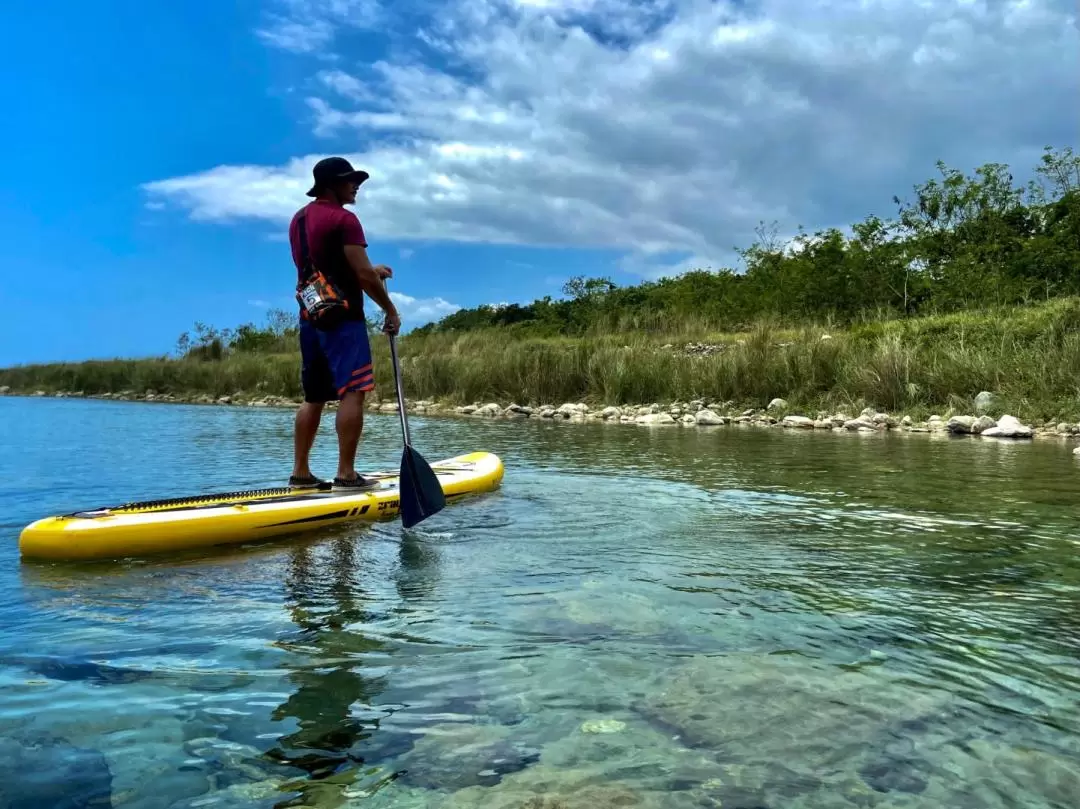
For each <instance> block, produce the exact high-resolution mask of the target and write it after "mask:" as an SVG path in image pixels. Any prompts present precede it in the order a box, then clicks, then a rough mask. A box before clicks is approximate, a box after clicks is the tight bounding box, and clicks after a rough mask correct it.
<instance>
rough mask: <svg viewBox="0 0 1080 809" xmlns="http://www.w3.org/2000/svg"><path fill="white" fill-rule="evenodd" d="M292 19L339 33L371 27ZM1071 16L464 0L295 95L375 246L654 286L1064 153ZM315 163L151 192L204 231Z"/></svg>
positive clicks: (278, 206) (676, 1)
mask: <svg viewBox="0 0 1080 809" xmlns="http://www.w3.org/2000/svg"><path fill="white" fill-rule="evenodd" d="M287 7H288V8H287V13H286V14H285V18H286V19H287V20H289V21H291V22H292V23H295V24H309V23H306V22H304V21H312V20H313V21H316V22H317V21H320V20H321V21H325V22H326V24H327V25H330V26H337V27H338V28H341V27H342V26H355V25H363V24H366V22H367V21H370V20H371V19H372V18H373V17H374V15H375V11H373V10H372V9H375V6H374V5H373V4H371V3H370V2H367V1H366V2H357V1H356V0H318V2H316V0H289V2H288V3H287ZM290 14H291V16H289V15H290ZM1076 14H1077V12H1076V8H1075V5H1074V4H1073V3H1072V2H1071V1H1070V0H937V2H914V3H913V2H910V0H858V1H857V0H833V1H832V2H827V1H826V0H756V2H743V1H742V0H740V1H739V2H735V1H734V0H654V2H650V3H640V2H635V3H631V2H629V0H626V1H625V2H619V1H618V0H461V2H459V3H456V4H455V5H454V6H453V10H451V11H447V10H446V7H444V8H442V9H440V10H439V12H438V14H437V15H436V16H435V17H434V19H432V20H429V21H428V22H427V23H426V24H425V25H423V26H422V27H421V28H420V29H419V34H418V35H417V36H412V34H413V32H414V30H415V29H414V28H413V27H411V26H412V25H413V24H412V23H411V22H410V23H408V25H409V26H410V27H409V29H408V30H405V29H402V30H400V31H397V32H395V34H394V36H395V39H394V41H395V42H397V43H400V42H405V43H406V46H404V47H400V48H395V49H394V50H393V51H392V52H393V53H395V54H412V55H411V56H410V55H397V56H395V57H393V58H392V59H391V58H388V59H386V60H383V61H376V62H374V63H369V64H361V63H360V61H361V60H362V59H363V58H364V56H365V55H364V54H362V53H358V54H350V53H349V52H348V51H347V50H346V51H343V52H342V53H341V54H339V56H340V57H341V59H339V64H342V65H343V66H345V65H348V64H349V63H352V65H353V66H352V67H349V69H348V72H346V71H341V70H338V71H331V72H327V71H322V72H319V71H318V70H317V68H316V66H314V65H313V68H312V72H313V79H312V83H311V84H312V89H311V91H310V92H311V95H310V97H309V98H308V100H307V105H308V110H309V112H310V114H311V115H312V128H313V130H314V131H315V132H317V133H318V135H319V136H321V137H326V138H340V139H341V140H339V141H333V143H335V144H336V145H338V146H340V147H341V151H342V152H344V153H346V155H347V156H349V157H350V159H352V160H354V162H355V163H357V164H359V165H361V166H363V167H364V168H366V169H368V170H369V171H370V172H371V173H372V179H371V180H370V181H369V182H368V183H367V184H366V185H365V186H364V189H363V190H362V192H361V197H360V200H359V202H358V205H357V213H358V214H359V215H360V217H361V219H362V220H363V221H364V224H365V228H366V229H367V230H369V231H370V233H371V235H372V237H373V239H378V238H402V239H418V240H423V239H437V240H458V241H464V242H496V243H512V244H528V245H543V246H557V245H565V246H579V247H601V248H617V249H623V250H626V251H629V252H631V253H632V254H633V256H632V258H631V259H629V262H630V263H629V264H626V265H625V266H626V267H629V268H632V267H639V268H641V272H642V273H643V274H646V275H649V276H651V275H652V274H653V273H654V272H657V271H667V270H665V268H668V269H670V268H679V267H683V266H685V265H686V261H687V260H692V261H694V262H696V263H711V264H712V265H713V266H719V265H721V264H727V265H729V266H730V265H732V264H734V263H735V262H736V259H733V258H732V255H733V254H732V249H733V248H735V247H743V246H747V245H749V244H750V243H751V242H752V241H753V240H754V238H755V236H754V229H755V227H756V226H757V225H758V222H759V221H760V220H765V221H766V222H769V221H772V220H779V221H780V223H781V229H782V231H783V232H785V233H787V234H792V233H793V232H794V230H795V228H796V227H797V226H798V225H803V226H804V227H805V228H807V229H808V230H813V229H816V228H818V227H824V226H831V225H837V226H844V225H847V224H849V223H851V222H853V221H857V220H859V219H861V218H863V217H864V216H865V215H867V214H869V213H871V212H877V213H880V214H886V215H888V214H891V213H892V212H893V211H894V207H893V205H892V203H891V199H892V196H893V195H894V194H897V195H899V196H901V198H904V197H906V196H909V195H910V190H911V186H912V185H913V184H915V183H918V182H922V181H923V180H926V179H929V178H930V177H931V176H933V174H934V172H935V169H934V163H935V161H937V160H938V159H939V158H940V159H943V160H945V161H946V162H947V163H949V164H950V165H954V166H958V167H961V168H965V169H968V170H970V169H971V168H973V167H974V166H976V165H978V164H980V163H982V162H986V161H1001V162H1007V163H1010V164H1011V165H1012V166H1013V168H1014V170H1015V171H1016V172H1023V171H1026V170H1028V169H1030V168H1031V167H1032V166H1033V165H1034V164H1035V163H1036V161H1037V158H1038V154H1039V152H1040V151H1041V149H1042V147H1043V146H1044V145H1046V144H1052V145H1064V144H1066V143H1068V142H1070V141H1071V142H1074V143H1075V141H1076V116H1075V105H1076V99H1077V98H1080V70H1078V69H1077V65H1078V64H1080V36H1078V28H1077V25H1076ZM388 19H389V17H388V16H384V17H383V20H384V22H386V20H388ZM403 25H404V24H403ZM280 30H284V29H280ZM335 30H337V29H335ZM283 36H284V35H283ZM320 36H321V35H320ZM315 39H318V37H317V36H316V37H315ZM297 41H302V38H299V37H298V38H297ZM306 41H307V42H313V41H315V40H312V39H309V40H306ZM324 44H325V43H324ZM422 48H428V49H435V50H436V51H439V52H441V55H442V57H443V60H445V61H447V63H452V64H453V65H454V68H453V70H451V69H449V68H447V69H445V70H444V69H439V68H436V67H433V66H431V65H426V64H424V63H422V62H420V61H418V57H417V56H416V55H415V54H416V53H418V52H420V51H421V50H422ZM295 49H296V48H294V50H295ZM357 142H362V143H365V144H366V146H365V148H364V149H363V150H357V149H356V148H349V146H348V145H349V144H355V143H357ZM327 151H333V150H327ZM322 156H323V153H322V152H320V153H318V154H315V153H313V154H307V155H303V156H299V157H297V158H295V159H293V160H291V161H289V162H287V163H285V164H283V165H271V166H251V165H235V166H217V167H208V169H207V170H206V171H203V172H199V173H196V174H193V175H189V176H186V177H177V178H172V179H166V180H162V181H160V182H156V183H151V184H149V185H148V186H147V187H146V188H147V191H148V192H149V193H150V198H151V203H152V204H153V203H154V202H162V201H169V202H171V203H173V204H176V205H179V206H181V207H183V208H185V209H187V210H189V211H190V213H191V215H192V216H193V217H194V218H196V219H199V220H203V221H220V222H226V221H230V220H234V219H242V218H256V219H264V220H268V221H273V222H276V223H280V222H282V221H283V220H285V219H287V217H289V216H291V215H292V213H293V211H294V210H295V209H296V208H297V207H298V206H299V205H300V204H302V203H303V202H304V201H305V198H304V197H303V192H304V191H305V190H306V188H307V187H308V185H309V182H310V170H311V165H312V164H313V163H314V162H315V161H316V160H317V159H318V158H319V157H322ZM672 256H675V257H674V258H672ZM657 268H659V269H657Z"/></svg>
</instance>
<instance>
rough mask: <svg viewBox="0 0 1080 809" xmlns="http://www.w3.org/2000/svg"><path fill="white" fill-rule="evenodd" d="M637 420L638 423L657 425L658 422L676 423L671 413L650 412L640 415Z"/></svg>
mask: <svg viewBox="0 0 1080 809" xmlns="http://www.w3.org/2000/svg"><path fill="white" fill-rule="evenodd" d="M635 421H636V422H637V423H638V424H645V425H657V424H674V423H675V419H673V418H672V417H671V414H669V413H649V414H646V415H642V416H638V417H637V418H636V419H635Z"/></svg>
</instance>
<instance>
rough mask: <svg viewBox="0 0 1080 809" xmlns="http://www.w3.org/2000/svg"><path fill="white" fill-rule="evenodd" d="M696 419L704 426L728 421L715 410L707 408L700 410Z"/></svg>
mask: <svg viewBox="0 0 1080 809" xmlns="http://www.w3.org/2000/svg"><path fill="white" fill-rule="evenodd" d="M694 421H695V422H696V423H697V424H699V425H701V426H703V427H708V426H711V425H719V424H725V423H726V422H725V420H724V418H723V417H722V416H718V415H716V414H715V413H714V412H713V411H711V410H709V409H707V408H706V409H704V410H699V411H698V412H697V415H695V416H694Z"/></svg>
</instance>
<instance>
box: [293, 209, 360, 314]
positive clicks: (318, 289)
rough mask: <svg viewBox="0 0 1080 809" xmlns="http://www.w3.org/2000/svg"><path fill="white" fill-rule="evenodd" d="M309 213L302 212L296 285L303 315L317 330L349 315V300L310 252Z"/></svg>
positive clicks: (297, 298)
mask: <svg viewBox="0 0 1080 809" xmlns="http://www.w3.org/2000/svg"><path fill="white" fill-rule="evenodd" d="M306 219H307V212H306V211H305V212H304V213H302V214H300V218H299V220H298V221H297V225H298V227H299V231H300V268H301V270H300V280H299V283H297V285H296V300H297V301H298V302H299V304H300V316H301V317H302V318H303V319H305V320H308V321H310V322H311V324H312V325H313V326H315V328H317V329H323V330H327V329H333V328H335V327H337V326H338V325H340V324H341V323H342V322H343V321H344V320H345V319H346V318H347V317H348V315H349V302H348V301H347V300H345V296H344V295H342V294H341V290H340V289H339V288H338V287H337V285H336V284H334V282H333V281H331V280H330V278H329V277H327V276H326V274H325V273H323V272H322V270H320V269H319V268H318V267H316V266H315V262H314V261H313V260H312V258H311V254H310V253H309V252H308V241H307V221H306Z"/></svg>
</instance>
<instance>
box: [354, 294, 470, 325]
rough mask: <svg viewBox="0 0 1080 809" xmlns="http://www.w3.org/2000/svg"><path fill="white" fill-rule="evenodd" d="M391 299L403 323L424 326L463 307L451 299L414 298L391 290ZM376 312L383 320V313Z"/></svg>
mask: <svg viewBox="0 0 1080 809" xmlns="http://www.w3.org/2000/svg"><path fill="white" fill-rule="evenodd" d="M390 299H391V300H392V301H393V302H394V306H395V307H397V310H398V314H399V315H401V322H402V324H409V323H411V324H414V325H418V326H422V325H423V324H425V323H429V322H431V321H433V320H439V319H440V318H443V317H445V316H446V315H451V314H453V313H454V312H456V311H458V309H460V308H461V307H460V306H458V305H457V304H456V303H450V301H447V300H444V299H443V298H414V297H413V296H412V295H406V294H405V293H403V292H391V293H390ZM375 314H376V317H377V318H378V319H379V321H380V322H381V320H382V314H381V313H380V312H378V311H376V313H375Z"/></svg>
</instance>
